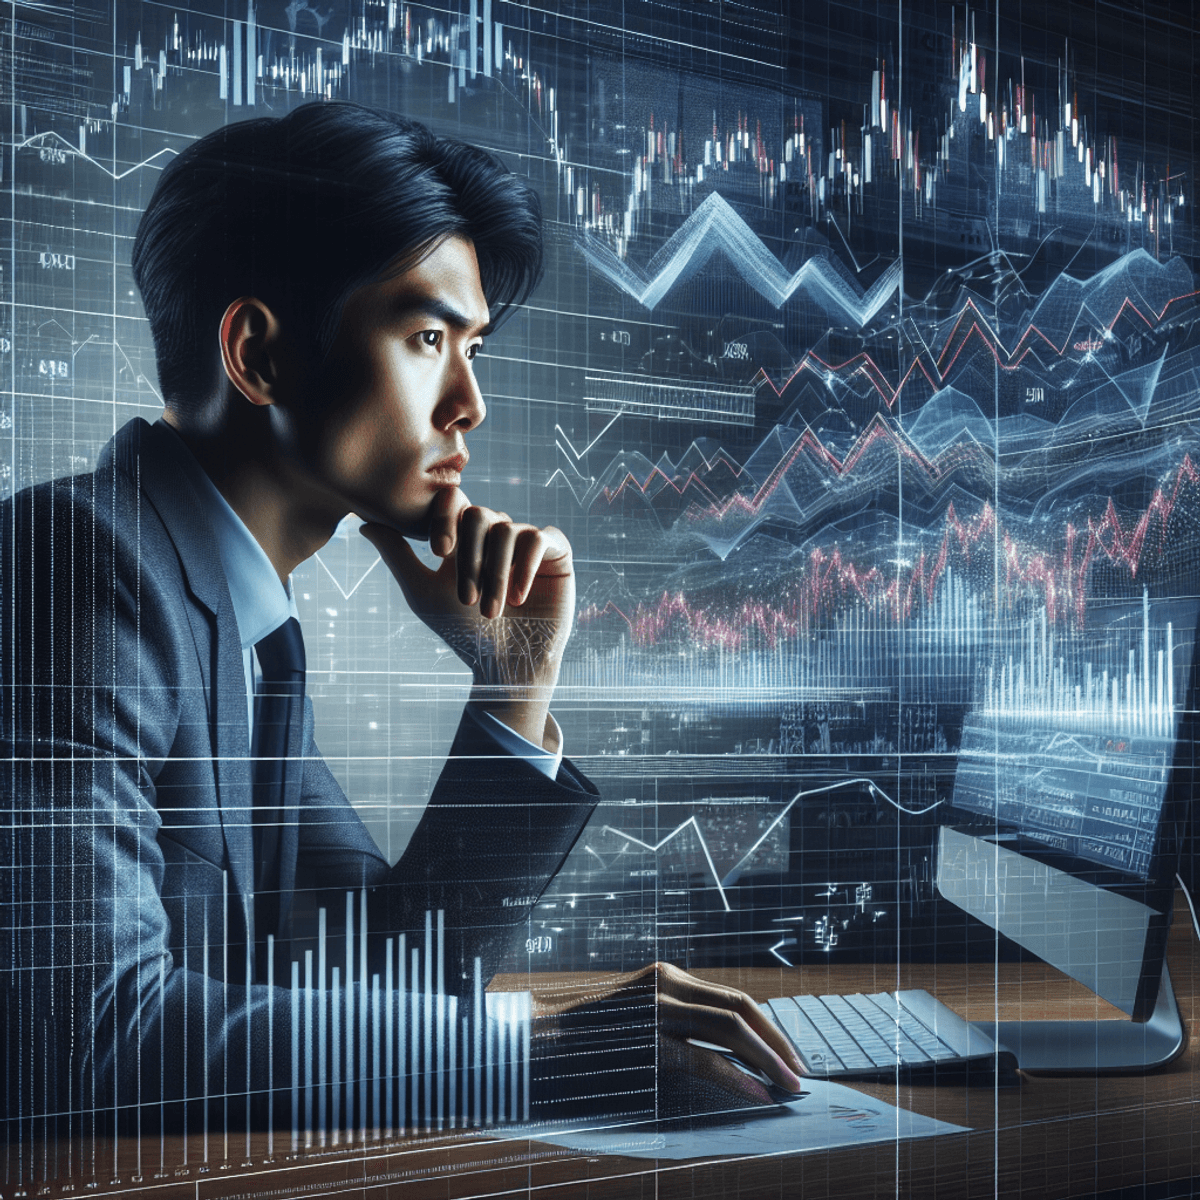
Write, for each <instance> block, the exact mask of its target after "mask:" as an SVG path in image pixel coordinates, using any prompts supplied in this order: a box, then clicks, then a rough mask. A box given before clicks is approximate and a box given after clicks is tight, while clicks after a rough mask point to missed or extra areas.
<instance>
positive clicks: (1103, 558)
mask: <svg viewBox="0 0 1200 1200" xmlns="http://www.w3.org/2000/svg"><path fill="white" fill-rule="evenodd" d="M1197 487H1200V473H1198V472H1197V470H1196V468H1195V466H1194V465H1193V463H1192V459H1191V456H1190V455H1184V458H1183V460H1182V462H1181V463H1180V464H1179V466H1178V467H1177V468H1176V470H1175V471H1174V473H1173V478H1172V479H1171V481H1170V482H1169V483H1168V484H1165V485H1163V486H1160V487H1158V488H1156V489H1155V491H1154V494H1153V495H1152V497H1151V499H1150V501H1149V503H1148V504H1147V506H1146V508H1145V510H1144V511H1143V512H1141V513H1140V514H1138V516H1137V517H1136V519H1127V521H1122V519H1121V517H1120V515H1119V514H1118V512H1117V508H1116V505H1115V503H1114V502H1113V500H1112V498H1111V497H1109V499H1108V501H1107V503H1106V504H1105V506H1104V510H1103V512H1102V514H1101V515H1100V516H1098V517H1097V516H1089V517H1088V518H1087V521H1086V524H1085V525H1082V526H1076V525H1075V524H1074V523H1073V522H1068V523H1067V525H1066V528H1065V529H1064V531H1063V534H1062V536H1061V538H1060V539H1059V542H1060V548H1059V549H1058V550H1057V551H1048V550H1045V549H1039V548H1036V547H1032V546H1030V545H1029V544H1028V543H1027V542H1026V541H1025V540H1023V539H1021V538H1019V537H1017V536H1016V535H1015V534H1013V533H1012V532H1010V531H1008V530H1006V529H1003V528H1001V527H999V525H998V523H997V519H996V513H995V510H994V508H993V507H992V506H991V505H990V504H984V505H983V506H982V508H981V509H980V510H979V512H978V513H976V514H975V515H974V516H973V517H960V516H959V514H958V513H957V512H956V510H955V508H954V505H953V504H950V505H949V506H948V508H947V509H946V516H945V520H944V522H943V526H942V536H941V539H940V543H939V544H938V548H937V550H936V552H932V553H930V552H927V551H921V552H920V553H919V554H918V555H917V557H916V560H915V561H914V562H912V563H911V564H909V563H904V564H901V565H898V566H897V567H896V569H895V570H887V571H885V570H884V569H883V568H881V567H879V566H877V565H871V566H863V565H860V564H859V563H856V562H855V561H854V560H852V559H851V558H849V557H848V556H847V555H845V554H844V553H843V552H842V549H841V547H840V546H838V545H836V544H835V545H834V546H832V547H828V548H821V547H818V548H816V549H814V550H812V551H811V553H810V555H809V561H808V563H807V564H806V566H805V567H804V569H803V570H801V571H800V572H798V573H797V575H796V577H795V578H794V579H793V580H791V581H790V582H789V583H788V584H786V585H785V587H784V594H783V596H782V599H781V601H780V602H779V603H776V604H773V603H771V602H769V601H764V600H760V599H756V598H744V599H741V600H740V601H737V602H736V603H734V604H733V605H732V606H729V605H724V606H723V605H721V604H719V603H714V604H701V603H697V602H694V601H691V600H689V599H688V598H687V597H686V596H685V595H684V594H683V593H682V592H676V593H674V594H672V593H669V592H664V593H663V594H662V596H661V597H660V598H659V600H658V601H657V602H655V603H652V604H646V603H642V602H639V603H638V604H636V605H635V606H633V608H632V609H631V610H630V611H628V612H627V611H625V609H623V608H621V607H620V606H619V605H616V604H613V603H612V602H611V601H610V602H609V603H607V604H605V605H603V606H602V607H600V606H596V605H591V606H588V607H586V608H584V609H583V610H582V611H581V612H580V614H579V621H580V623H581V624H587V623H590V622H594V621H599V620H601V619H603V618H605V617H608V616H615V617H617V618H618V619H620V620H621V621H623V622H624V623H625V625H626V626H627V627H628V630H629V633H630V635H631V637H632V640H633V642H634V644H635V645H639V646H653V645H656V644H658V643H659V642H662V641H664V640H667V639H679V640H682V641H686V642H687V643H688V644H691V645H697V646H701V647H707V648H712V647H722V648H724V649H726V650H741V649H744V648H746V647H747V646H749V645H754V644H759V645H763V646H765V647H767V648H769V649H775V648H776V647H778V646H779V644H780V643H781V642H785V641H789V640H792V639H794V638H796V637H798V636H801V635H802V634H804V633H806V632H807V631H809V630H810V629H812V628H813V627H814V626H815V625H816V624H817V623H818V622H819V621H820V620H822V619H823V618H825V617H828V616H829V615H831V614H833V613H835V612H837V611H838V610H839V609H841V608H842V607H843V606H844V605H845V604H846V603H847V602H850V603H860V604H862V605H864V606H865V607H867V608H868V609H870V610H872V611H875V612H879V613H881V614H886V615H887V616H888V617H889V618H890V619H891V620H892V621H894V622H896V623H902V622H904V621H907V620H909V619H910V618H911V617H913V615H914V614H916V613H918V612H920V611H921V609H922V608H923V606H924V605H927V604H929V603H931V602H932V601H933V599H934V595H935V593H936V590H937V585H938V582H939V581H940V580H941V578H942V576H943V575H944V573H945V572H946V570H947V568H948V567H950V566H951V565H952V564H957V566H958V567H959V568H960V569H966V570H969V569H970V567H971V565H972V561H973V560H975V561H976V562H977V563H978V560H979V557H980V555H981V554H982V555H984V556H985V557H984V565H985V566H987V565H988V562H989V561H990V562H992V563H995V564H996V566H997V568H998V570H999V572H1000V581H999V582H1000V591H1001V595H1002V596H1004V597H1006V598H1007V600H1008V602H1012V601H1013V600H1015V599H1017V598H1019V597H1020V598H1023V597H1027V596H1029V595H1030V594H1031V593H1032V594H1034V595H1036V596H1037V597H1038V598H1039V599H1040V600H1041V601H1042V602H1043V603H1044V604H1045V606H1046V613H1047V617H1048V619H1049V620H1051V621H1054V622H1057V621H1061V620H1074V621H1075V622H1076V623H1077V624H1078V625H1080V626H1082V625H1083V623H1084V620H1085V618H1086V615H1087V599H1088V580H1089V577H1090V573H1091V570H1092V568H1093V566H1094V565H1096V564H1097V563H1099V562H1107V563H1110V564H1112V565H1113V566H1115V567H1118V568H1120V569H1122V570H1124V571H1125V572H1127V574H1128V577H1129V578H1130V579H1131V580H1132V579H1135V578H1136V577H1137V575H1138V572H1139V570H1140V569H1141V568H1142V565H1143V561H1144V559H1145V556H1146V554H1147V553H1149V552H1158V553H1161V552H1162V551H1163V550H1164V549H1165V548H1166V542H1167V531H1168V526H1169V524H1170V521H1171V517H1172V515H1173V514H1174V512H1175V509H1176V507H1177V506H1178V505H1179V503H1180V501H1181V498H1182V495H1183V492H1184V489H1185V488H1188V489H1189V490H1190V489H1195V488H1197ZM1155 534H1157V536H1155Z"/></svg>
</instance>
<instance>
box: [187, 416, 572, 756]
mask: <svg viewBox="0 0 1200 1200" xmlns="http://www.w3.org/2000/svg"><path fill="white" fill-rule="evenodd" d="M168 428H169V426H168ZM172 432H174V430H172ZM179 444H180V446H182V447H183V449H184V450H185V451H187V455H186V466H185V470H186V472H187V475H188V478H189V481H190V482H191V484H192V486H193V487H194V488H195V489H196V495H197V496H198V497H199V499H200V505H201V507H202V508H203V509H204V512H205V515H206V516H207V517H208V521H209V524H210V525H211V526H212V531H213V534H214V536H215V537H216V540H217V553H218V555H220V558H221V565H222V566H223V567H224V568H225V579H226V581H227V582H228V584H229V597H230V599H231V600H232V601H233V614H234V618H235V619H236V620H237V627H238V636H239V637H240V639H241V643H242V661H243V664H244V667H245V671H246V711H247V716H248V717H249V729H250V735H251V741H252V742H253V736H254V690H255V685H256V683H257V681H258V678H259V677H260V675H261V672H260V671H259V669H258V662H257V659H256V657H255V654H254V644H255V642H258V641H261V640H262V639H263V638H265V637H266V636H267V634H268V633H271V632H272V631H273V630H275V629H278V628H279V626H280V625H282V624H283V623H284V621H286V620H287V619H288V618H289V617H297V619H298V618H299V614H298V613H297V611H296V600H295V597H294V595H293V594H292V581H291V579H290V578H289V579H288V581H287V583H286V584H284V583H281V582H280V580H279V576H278V575H277V574H276V572H275V568H274V566H273V565H272V564H271V560H270V559H269V558H268V557H267V553H266V551H265V550H264V549H263V548H262V547H261V546H260V545H259V544H258V541H257V540H256V539H255V537H254V534H252V533H251V532H250V530H249V529H247V528H246V524H245V522H244V521H243V520H242V519H241V517H239V516H238V515H237V513H236V512H234V510H233V508H232V507H231V506H230V504H229V501H227V500H226V499H225V497H224V496H222V495H221V493H220V492H219V491H217V488H216V485H215V484H214V483H213V481H212V480H211V479H209V477H208V475H207V474H206V472H205V471H204V468H203V467H201V466H200V464H199V463H198V462H197V461H196V459H195V457H194V456H193V455H192V453H191V451H190V450H188V449H187V446H186V444H185V443H184V441H183V439H182V438H180V442H179ZM466 712H467V714H468V715H469V716H470V717H471V718H472V719H473V720H475V721H477V722H478V723H479V724H481V725H482V726H483V727H484V728H485V729H486V730H487V731H488V733H490V734H491V736H492V737H493V739H494V740H495V741H497V742H499V744H500V745H501V747H502V748H503V749H504V750H506V751H507V752H508V753H509V754H514V755H517V756H518V757H520V758H524V759H526V760H527V761H528V762H529V763H530V765H531V766H534V767H536V768H537V769H538V770H539V771H541V772H542V774H543V775H545V776H546V778H547V779H554V778H555V776H557V775H558V768H559V766H560V765H561V763H562V733H561V731H560V730H559V728H558V722H557V721H555V720H554V718H553V717H551V718H550V719H549V721H548V723H547V733H548V735H549V738H550V740H551V741H552V742H553V743H554V744H555V748H554V749H553V750H546V749H543V748H542V747H541V746H535V745H534V744H533V742H531V741H529V740H528V739H527V738H524V737H522V736H521V735H520V734H519V733H517V732H515V731H514V730H512V729H510V728H509V727H508V726H507V725H505V724H504V722H503V721H500V720H497V719H496V718H495V717H494V716H492V714H491V713H488V712H484V711H482V710H481V709H478V708H476V707H475V706H473V705H467V708H466Z"/></svg>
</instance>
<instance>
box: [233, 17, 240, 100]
mask: <svg viewBox="0 0 1200 1200" xmlns="http://www.w3.org/2000/svg"><path fill="white" fill-rule="evenodd" d="M233 103H234V105H236V106H238V107H240V106H241V103H242V23H241V21H234V23H233Z"/></svg>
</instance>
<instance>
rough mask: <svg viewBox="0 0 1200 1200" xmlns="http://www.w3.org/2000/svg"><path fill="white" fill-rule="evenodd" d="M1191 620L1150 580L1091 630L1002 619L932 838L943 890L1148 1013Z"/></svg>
mask: <svg viewBox="0 0 1200 1200" xmlns="http://www.w3.org/2000/svg"><path fill="white" fill-rule="evenodd" d="M1158 582H1159V583H1160V584H1161V583H1162V581H1161V580H1159V581H1158ZM1196 617H1197V612H1196V601H1195V598H1193V597H1189V596H1179V595H1173V596H1172V595H1169V594H1168V595H1165V596H1159V597H1157V598H1156V596H1155V594H1154V593H1153V592H1152V590H1151V586H1150V585H1149V584H1146V585H1144V586H1143V587H1142V589H1141V595H1140V596H1128V595H1126V596H1123V597H1122V596H1113V597H1109V598H1108V599H1103V598H1099V599H1092V600H1091V601H1090V602H1089V604H1088V605H1087V609H1086V611H1085V614H1084V618H1085V619H1084V620H1082V621H1078V622H1074V621H1070V620H1067V621H1058V622H1051V621H1048V620H1047V619H1046V610H1045V609H1044V608H1043V609H1042V610H1041V612H1040V613H1033V614H1027V615H1024V616H1023V617H1020V618H1017V619H1013V620H1010V621H1008V622H998V623H997V637H996V648H995V650H994V652H993V654H992V655H991V657H990V660H989V661H987V663H986V664H985V665H984V666H982V667H981V669H980V672H979V677H978V680H977V684H976V695H975V701H974V703H973V704H972V706H971V708H970V710H969V712H968V713H967V715H966V718H965V720H964V723H963V731H962V741H961V749H960V753H959V761H958V769H957V774H956V777H955V782H954V792H953V800H952V805H953V810H954V813H953V816H954V818H955V819H956V820H957V821H958V822H959V823H957V824H955V823H950V824H947V825H945V826H943V827H942V828H941V829H940V830H939V834H938V846H937V850H938V874H937V884H938V889H939V891H940V892H941V894H942V895H943V896H945V897H946V898H947V899H949V900H951V901H952V902H954V903H955V904H957V905H958V906H959V907H960V908H962V909H964V910H965V911H966V912H968V913H970V914H972V915H973V916H975V917H978V918H979V919H980V920H982V921H983V922H984V923H985V924H987V925H989V926H991V927H992V928H993V929H996V930H997V931H998V932H999V933H1002V934H1004V935H1005V936H1007V937H1010V938H1012V940H1014V941H1016V942H1017V943H1018V944H1019V945H1021V946H1023V947H1025V948H1026V949H1027V950H1030V951H1032V952H1033V953H1035V954H1037V955H1038V956H1039V957H1041V958H1043V959H1044V960H1045V961H1047V962H1049V963H1051V964H1052V965H1054V966H1056V967H1058V968H1060V969H1061V970H1063V971H1065V972H1066V973H1067V974H1069V975H1071V976H1072V977H1073V978H1075V979H1078V980H1079V981H1080V982H1082V983H1085V984H1086V985H1087V986H1088V987H1090V988H1092V990H1094V991H1096V992H1097V993H1098V994H1099V995H1101V996H1103V997H1104V998H1105V999H1107V1000H1109V1001H1110V1002H1112V1003H1113V1004H1115V1005H1117V1007H1119V1008H1121V1009H1122V1010H1123V1011H1125V1012H1127V1013H1129V1014H1130V1015H1131V1016H1134V1017H1135V1018H1138V1019H1140V1018H1142V1017H1144V1016H1146V1015H1148V1013H1149V1011H1150V1010H1151V1009H1152V1007H1153V1003H1154V999H1155V996H1156V994H1157V988H1158V981H1159V978H1160V975H1161V968H1162V957H1163V953H1164V950H1165V938H1166V930H1167V928H1168V927H1169V924H1170V914H1171V904H1172V898H1173V893H1174V887H1175V873H1176V870H1177V868H1178V859H1179V853H1180V849H1181V844H1182V836H1181V835H1182V829H1183V824H1184V822H1185V820H1186V815H1187V814H1186V806H1187V800H1188V796H1189V791H1188V781H1189V779H1190V772H1191V742H1192V727H1193V722H1192V720H1191V716H1192V708H1193V701H1192V699H1191V697H1192V693H1193V688H1194V684H1193V681H1192V671H1193V650H1194V642H1195V636H1194V630H1195V627H1196Z"/></svg>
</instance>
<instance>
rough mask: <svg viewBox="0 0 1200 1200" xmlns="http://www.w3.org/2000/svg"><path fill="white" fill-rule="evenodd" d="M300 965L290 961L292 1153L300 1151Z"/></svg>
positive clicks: (293, 960)
mask: <svg viewBox="0 0 1200 1200" xmlns="http://www.w3.org/2000/svg"><path fill="white" fill-rule="evenodd" d="M299 1018H300V964H299V963H298V962H297V961H296V960H295V959H292V1152H293V1153H294V1152H295V1151H297V1150H299V1149H300V1019H299Z"/></svg>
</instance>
